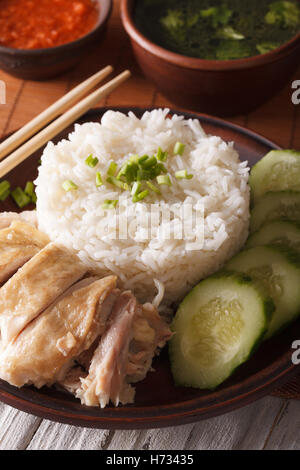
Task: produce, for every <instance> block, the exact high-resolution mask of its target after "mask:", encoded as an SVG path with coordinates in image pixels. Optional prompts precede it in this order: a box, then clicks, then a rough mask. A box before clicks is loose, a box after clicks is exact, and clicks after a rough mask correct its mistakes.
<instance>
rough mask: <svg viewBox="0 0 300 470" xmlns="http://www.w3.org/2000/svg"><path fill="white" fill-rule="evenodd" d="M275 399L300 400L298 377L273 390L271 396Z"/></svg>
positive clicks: (299, 378)
mask: <svg viewBox="0 0 300 470" xmlns="http://www.w3.org/2000/svg"><path fill="white" fill-rule="evenodd" d="M271 395H273V396H275V397H280V398H288V399H296V400H300V375H297V376H296V377H295V378H294V379H293V380H291V381H290V382H288V383H287V384H285V385H283V386H282V387H280V388H277V389H276V390H274V392H273V393H272V394H271Z"/></svg>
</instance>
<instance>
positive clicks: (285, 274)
mask: <svg viewBox="0 0 300 470" xmlns="http://www.w3.org/2000/svg"><path fill="white" fill-rule="evenodd" d="M227 266H228V269H233V270H235V271H238V272H241V273H245V274H248V275H249V276H251V277H252V278H253V279H256V280H258V281H259V283H261V284H262V285H263V287H264V288H265V289H266V290H267V292H268V293H269V295H270V296H271V297H272V299H273V301H274V304H275V306H276V310H275V312H274V314H273V317H272V320H271V323H270V325H269V328H268V332H267V334H266V339H267V338H270V337H271V336H273V335H274V334H275V333H277V332H278V331H280V330H281V329H282V328H283V327H285V326H286V325H287V324H289V323H290V322H291V321H293V320H294V319H295V318H296V317H297V316H298V315H299V313H300V288H299V287H300V255H299V254H298V253H297V252H296V251H294V250H292V249H290V248H283V247H279V246H271V245H270V246H257V247H255V248H250V249H248V250H244V251H241V252H240V253H239V254H238V255H237V256H235V257H234V258H233V259H232V260H231V261H229V263H228V265H227Z"/></svg>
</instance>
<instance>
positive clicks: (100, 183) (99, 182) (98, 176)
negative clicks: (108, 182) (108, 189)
mask: <svg viewBox="0 0 300 470" xmlns="http://www.w3.org/2000/svg"><path fill="white" fill-rule="evenodd" d="M102 185H103V181H102V177H101V173H100V171H97V173H96V186H97V188H99V187H100V186H102Z"/></svg>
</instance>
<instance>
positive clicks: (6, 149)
mask: <svg viewBox="0 0 300 470" xmlns="http://www.w3.org/2000/svg"><path fill="white" fill-rule="evenodd" d="M112 71H113V68H112V67H111V66H110V65H108V66H107V67H105V68H104V69H102V70H100V71H99V72H97V73H95V74H94V75H92V76H91V77H89V78H88V79H87V80H85V81H84V82H82V83H80V84H79V85H78V86H77V87H75V88H73V90H71V91H70V92H69V93H67V94H66V95H64V96H63V97H62V98H60V99H59V100H58V101H56V102H55V103H53V104H52V105H51V106H49V108H47V109H46V110H45V111H43V112H42V113H41V114H39V115H38V116H36V117H35V118H34V119H32V121H30V122H29V123H28V124H26V125H25V126H24V127H22V128H21V129H20V130H19V131H17V132H15V133H14V134H13V135H11V136H10V137H9V138H8V139H6V140H5V141H4V142H2V143H1V144H0V160H2V159H3V158H4V157H5V156H6V155H8V154H9V153H10V152H12V151H13V150H15V149H16V148H18V147H19V145H21V144H22V143H23V142H25V141H26V140H27V139H29V138H30V137H32V136H33V135H34V134H36V133H37V132H38V131H39V130H40V129H42V128H43V127H44V126H45V125H46V124H48V123H49V122H51V121H52V120H53V119H55V118H56V117H57V116H59V115H60V114H62V113H64V112H65V111H66V110H67V109H68V108H69V107H70V106H72V105H73V104H74V103H76V101H78V100H79V99H80V98H82V97H83V96H84V95H86V94H87V93H88V92H89V91H90V90H92V89H93V88H94V87H95V86H96V85H98V84H99V83H100V82H101V81H102V80H104V78H106V77H107V75H109V74H110V73H111V72H112Z"/></svg>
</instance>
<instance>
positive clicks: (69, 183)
mask: <svg viewBox="0 0 300 470" xmlns="http://www.w3.org/2000/svg"><path fill="white" fill-rule="evenodd" d="M62 187H63V189H64V190H65V191H72V190H73V189H78V186H77V184H75V183H73V181H71V180H66V181H64V182H63V184H62Z"/></svg>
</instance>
